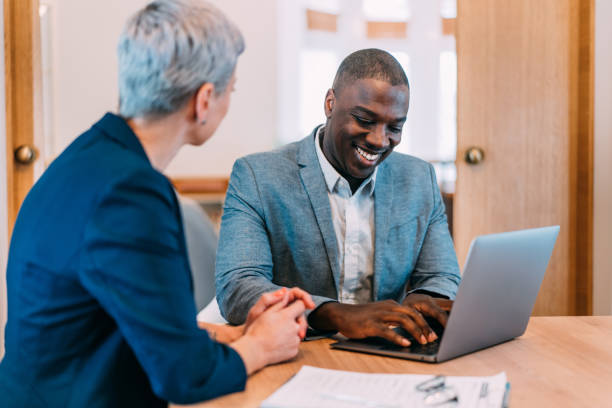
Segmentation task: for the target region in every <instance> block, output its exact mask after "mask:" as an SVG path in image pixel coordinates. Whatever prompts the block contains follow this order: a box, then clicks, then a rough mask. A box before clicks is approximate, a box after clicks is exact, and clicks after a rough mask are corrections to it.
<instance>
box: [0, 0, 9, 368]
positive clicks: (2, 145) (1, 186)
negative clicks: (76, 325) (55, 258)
mask: <svg viewBox="0 0 612 408" xmlns="http://www.w3.org/2000/svg"><path fill="white" fill-rule="evenodd" d="M0 43H2V44H4V2H0ZM4 95H5V92H4V47H0V358H2V356H3V355H4V324H5V322H6V279H5V276H6V275H5V274H6V255H7V252H8V251H7V249H8V242H7V241H8V227H7V221H8V215H7V205H8V202H7V193H6V184H7V183H6V118H5V114H6V109H5V101H4Z"/></svg>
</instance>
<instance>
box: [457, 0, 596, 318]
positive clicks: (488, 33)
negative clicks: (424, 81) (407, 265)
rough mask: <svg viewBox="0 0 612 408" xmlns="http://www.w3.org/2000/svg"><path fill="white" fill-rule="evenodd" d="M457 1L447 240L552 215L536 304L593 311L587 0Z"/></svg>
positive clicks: (463, 244)
mask: <svg viewBox="0 0 612 408" xmlns="http://www.w3.org/2000/svg"><path fill="white" fill-rule="evenodd" d="M494 3H495V6H491V2H490V1H489V0H459V1H458V9H457V62H458V81H457V82H458V101H457V107H458V109H457V125H458V132H457V136H458V139H457V161H456V165H457V184H456V189H455V191H456V194H455V197H454V225H453V228H454V239H455V246H456V249H457V255H458V257H459V260H460V263H461V264H463V262H464V260H465V256H466V254H467V250H468V247H469V243H470V241H471V240H472V238H474V237H475V236H477V235H480V234H486V233H493V232H500V231H508V230H515V229H521V228H532V227H540V226H545V225H552V224H559V225H560V226H561V231H560V235H559V238H558V240H557V244H556V247H555V250H554V252H553V256H552V259H551V262H550V265H549V268H548V270H547V273H546V276H545V278H544V283H543V286H542V289H541V291H540V294H539V297H538V300H537V303H536V307H535V311H534V313H535V314H543V315H566V314H569V315H573V314H591V312H592V245H593V244H592V231H593V43H594V41H593V40H594V38H593V33H594V31H593V30H594V22H593V9H594V4H593V1H592V0H538V1H532V0H512V1H497V2H494Z"/></svg>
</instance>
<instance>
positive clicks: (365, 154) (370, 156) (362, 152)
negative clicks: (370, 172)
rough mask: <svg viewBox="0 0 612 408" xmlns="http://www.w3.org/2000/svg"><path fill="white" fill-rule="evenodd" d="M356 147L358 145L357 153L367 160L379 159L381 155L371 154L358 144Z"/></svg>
mask: <svg viewBox="0 0 612 408" xmlns="http://www.w3.org/2000/svg"><path fill="white" fill-rule="evenodd" d="M356 147H357V153H359V154H360V155H361V156H362V157H364V158H365V159H366V160H369V161H374V160H377V159H378V158H379V157H380V154H369V153H366V152H365V151H363V150H362V149H361V148H360V147H359V146H356Z"/></svg>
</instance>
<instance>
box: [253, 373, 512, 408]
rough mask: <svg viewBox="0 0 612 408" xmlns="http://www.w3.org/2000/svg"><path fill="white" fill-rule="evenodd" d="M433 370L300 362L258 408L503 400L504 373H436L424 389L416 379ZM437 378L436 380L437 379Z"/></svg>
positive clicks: (498, 403) (400, 406) (389, 407)
mask: <svg viewBox="0 0 612 408" xmlns="http://www.w3.org/2000/svg"><path fill="white" fill-rule="evenodd" d="M434 377H436V376H433V375H415V374H367V373H355V372H350V371H340V370H328V369H324V368H317V367H311V366H303V367H302V368H301V369H300V371H299V372H298V373H297V374H296V375H295V376H294V377H293V378H292V379H290V380H289V381H288V382H287V383H285V384H284V385H283V386H282V387H280V388H279V389H278V390H277V391H276V392H275V393H274V394H272V395H271V396H270V397H269V398H267V399H266V400H265V401H263V402H262V404H261V407H262V408H310V407H312V408H353V407H355V408H361V407H370V408H404V407H417V408H418V407H432V406H435V407H482V408H484V407H487V408H488V407H495V408H499V407H502V406H503V405H504V396H505V394H506V389H507V385H506V374H505V373H504V372H501V373H499V374H497V375H493V376H487V377H453V376H448V377H442V378H441V379H440V381H441V384H438V387H437V388H435V389H430V390H428V391H427V392H425V391H422V387H421V390H418V389H417V386H418V385H419V384H422V383H423V382H426V381H428V380H432V379H434ZM440 381H438V383H440Z"/></svg>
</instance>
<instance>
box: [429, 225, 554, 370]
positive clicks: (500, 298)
mask: <svg viewBox="0 0 612 408" xmlns="http://www.w3.org/2000/svg"><path fill="white" fill-rule="evenodd" d="M558 233H559V226H552V227H545V228H536V229H528V230H522V231H514V232H505V233H501V234H491V235H482V236H479V237H477V238H476V239H474V240H473V241H472V244H471V246H470V250H469V252H468V256H467V259H466V262H465V267H464V269H463V276H462V281H461V285H460V286H459V290H458V292H457V297H456V299H455V302H454V304H453V309H452V311H451V315H450V317H449V320H448V323H447V325H446V329H445V330H444V336H443V338H442V342H441V344H440V349H439V350H438V356H437V359H436V360H437V361H444V360H448V359H450V358H453V357H456V356H459V355H462V354H466V353H469V352H471V351H474V350H478V349H481V348H484V347H488V346H492V345H494V344H498V343H501V342H504V341H506V340H510V339H512V338H514V337H517V336H520V335H521V334H523V333H524V332H525V329H526V327H527V322H528V321H529V317H530V315H531V312H532V310H533V305H534V303H535V301H536V297H537V295H538V291H539V290H540V285H541V284H542V279H543V278H544V273H545V272H546V267H547V265H548V261H549V259H550V255H551V254H552V250H553V247H554V245H555V241H556V239H557V235H558Z"/></svg>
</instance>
